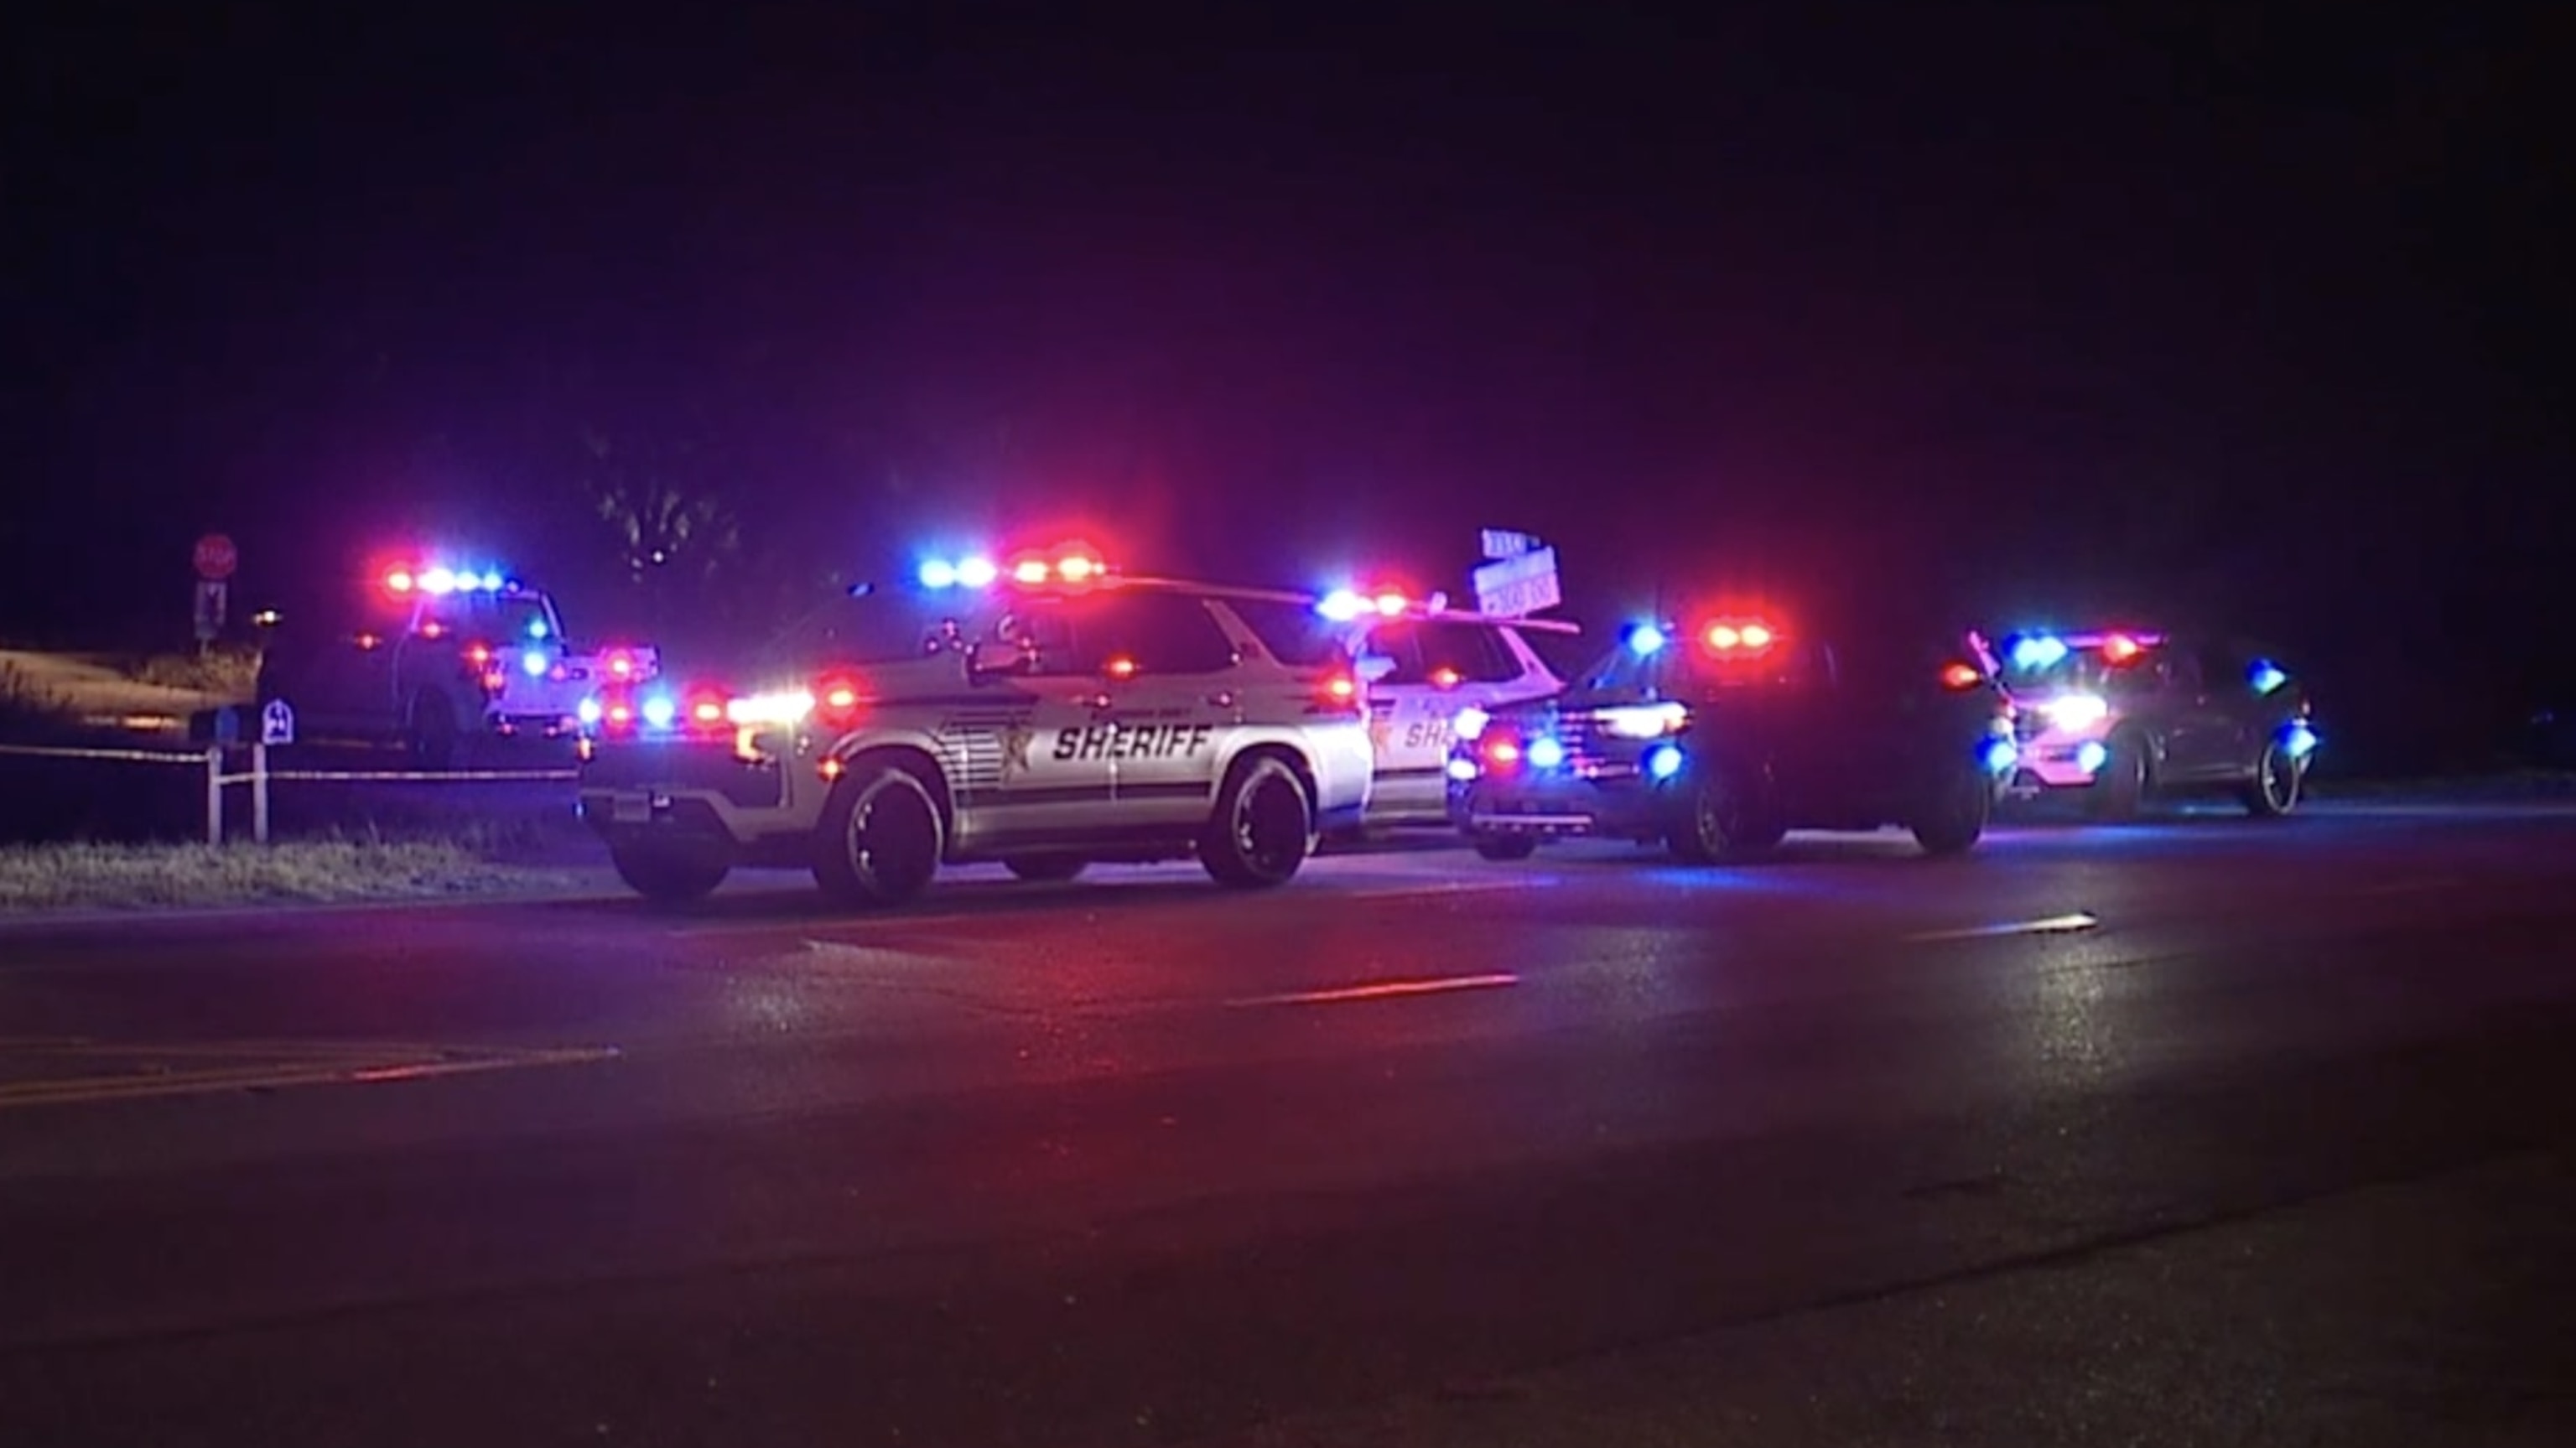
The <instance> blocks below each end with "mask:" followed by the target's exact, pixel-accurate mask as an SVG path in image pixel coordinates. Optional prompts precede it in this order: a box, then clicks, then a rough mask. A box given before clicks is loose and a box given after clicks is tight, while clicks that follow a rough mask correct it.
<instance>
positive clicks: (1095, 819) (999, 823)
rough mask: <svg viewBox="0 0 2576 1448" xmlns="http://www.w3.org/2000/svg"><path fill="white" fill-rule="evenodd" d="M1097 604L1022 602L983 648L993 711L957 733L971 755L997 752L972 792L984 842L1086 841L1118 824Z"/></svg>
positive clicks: (980, 682)
mask: <svg viewBox="0 0 2576 1448" xmlns="http://www.w3.org/2000/svg"><path fill="white" fill-rule="evenodd" d="M1097 602H1099V601H1098V600H1095V599H1071V600H1060V599H1033V600H1029V601H1026V602H1024V603H1022V604H1021V605H1020V606H1018V607H1016V608H1014V609H1013V610H1012V612H1011V613H1009V614H1008V615H1006V616H1004V617H1003V618H1002V619H1001V620H999V621H998V623H997V624H996V627H995V637H994V638H993V639H992V640H990V641H988V642H986V643H984V644H983V645H982V646H980V647H979V648H978V649H977V651H976V658H975V674H976V679H977V687H978V693H979V694H980V693H982V692H984V691H987V690H989V691H990V692H991V696H992V702H991V703H990V704H979V705H978V706H977V707H976V708H974V709H973V710H971V711H968V717H965V718H962V719H960V720H959V721H957V723H956V724H955V726H954V727H956V728H958V729H959V730H960V731H961V732H962V733H964V734H965V735H967V736H968V737H969V738H968V748H969V751H970V753H974V752H980V750H979V749H978V746H981V745H989V746H990V747H991V748H992V749H993V750H994V757H995V761H996V762H995V768H994V769H993V771H992V773H991V775H990V776H989V778H987V779H979V780H978V781H977V782H978V784H979V785H980V786H981V787H979V788H977V789H976V790H975V796H974V806H973V807H974V809H975V813H976V822H975V823H976V829H977V832H978V833H979V834H986V835H991V836H999V837H1011V838H1019V839H1027V840H1043V839H1049V838H1065V837H1074V836H1086V835H1089V834H1093V833H1096V832H1097V831H1098V830H1099V829H1100V828H1102V826H1103V823H1104V821H1107V820H1109V819H1111V818H1113V816H1114V812H1115V802H1114V792H1115V786H1116V779H1117V770H1116V765H1115V764H1114V763H1113V761H1112V760H1111V758H1110V744H1111V742H1112V740H1111V736H1110V732H1109V728H1108V725H1109V722H1110V715H1109V700H1108V698H1107V697H1106V694H1105V691H1104V689H1103V687H1102V674H1101V670H1102V666H1103V663H1104V661H1105V660H1106V659H1107V657H1108V653H1107V649H1108V644H1107V642H1106V640H1105V638H1104V637H1103V631H1102V629H1101V627H1100V621H1099V620H1097V619H1096V618H1094V617H1093V616H1092V614H1093V612H1094V609H1093V605H1095V604H1096V603H1097ZM976 773H977V774H979V775H981V774H982V771H980V770H978V771H976Z"/></svg>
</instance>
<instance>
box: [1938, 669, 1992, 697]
mask: <svg viewBox="0 0 2576 1448" xmlns="http://www.w3.org/2000/svg"><path fill="white" fill-rule="evenodd" d="M1985 681H1986V676H1985V673H1984V671H1982V670H1980V669H1979V668H1978V667H1977V666H1976V665H1974V664H1965V663H1955V662H1954V663H1949V664H1944V665H1942V666H1941V687H1942V688H1944V689H1950V690H1953V691H1956V692H1960V693H1965V692H1966V691H1968V690H1970V689H1973V688H1975V687H1977V686H1978V685H1979V684H1982V683H1984V682H1985Z"/></svg>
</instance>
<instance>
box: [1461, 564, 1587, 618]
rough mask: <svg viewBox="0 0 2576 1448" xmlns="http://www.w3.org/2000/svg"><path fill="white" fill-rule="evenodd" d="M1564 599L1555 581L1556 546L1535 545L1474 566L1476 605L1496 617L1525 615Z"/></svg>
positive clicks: (1554, 604)
mask: <svg viewBox="0 0 2576 1448" xmlns="http://www.w3.org/2000/svg"><path fill="white" fill-rule="evenodd" d="M1564 601H1565V595H1564V594H1563V593H1562V592H1561V591H1560V590H1559V589H1558V587H1557V581H1556V550H1555V549H1553V548H1538V549H1533V550H1531V551H1530V552H1527V553H1522V554H1519V555H1516V556H1514V557H1511V558H1503V559H1497V560H1496V561H1494V562H1492V563H1488V564H1486V565H1484V566H1483V567H1481V568H1479V569H1477V570H1476V607H1477V610H1478V611H1479V612H1482V613H1488V614H1492V615H1494V616H1495V617H1498V618H1526V617H1528V616H1529V615H1531V614H1534V613H1536V612H1538V611H1539V610H1540V609H1543V608H1554V607H1556V606H1557V605H1558V604H1560V603H1563V602H1564Z"/></svg>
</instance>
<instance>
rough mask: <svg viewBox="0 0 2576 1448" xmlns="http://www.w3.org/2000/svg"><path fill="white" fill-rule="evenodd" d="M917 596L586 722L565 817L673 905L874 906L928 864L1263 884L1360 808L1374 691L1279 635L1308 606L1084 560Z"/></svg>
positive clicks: (894, 599) (850, 605)
mask: <svg viewBox="0 0 2576 1448" xmlns="http://www.w3.org/2000/svg"><path fill="white" fill-rule="evenodd" d="M921 581H922V583H923V584H924V585H925V587H924V588H923V589H922V590H881V591H871V592H868V593H866V594H864V595H863V596H859V597H854V598H850V599H845V600H840V601H838V602H837V603H835V604H834V605H832V606H831V607H829V608H827V609H826V610H824V611H823V613H821V614H819V615H817V616H816V617H815V618H813V619H809V620H807V621H806V622H805V623H804V624H803V625H800V626H799V627H798V628H797V629H795V630H793V631H791V636H790V638H789V639H788V640H787V641H786V643H785V645H784V646H783V647H782V648H781V649H780V650H779V651H778V654H777V657H776V658H775V659H774V660H773V665H774V666H773V667H771V668H768V669H766V670H764V671H763V672H762V673H761V674H760V675H759V677H758V679H757V680H756V681H754V682H752V683H751V684H750V686H749V687H747V688H742V689H740V690H737V689H735V688H731V687H725V686H722V685H719V684H715V683H696V684H690V685H688V686H685V687H680V688H671V689H647V690H642V691H631V692H630V691H612V692H611V693H610V694H609V695H608V696H607V697H605V698H604V699H603V700H602V701H600V704H599V707H598V709H597V710H596V711H595V712H596V713H597V715H598V722H597V724H596V725H595V726H593V728H592V730H591V732H590V733H589V735H588V736H587V737H586V738H585V740H584V743H583V753H584V755H585V760H584V764H583V767H582V771H581V783H580V786H579V789H580V800H581V811H582V815H583V817H584V818H585V819H586V820H588V821H589V822H590V824H591V825H592V827H593V828H595V829H596V830H597V831H598V832H599V834H600V835H601V837H602V838H603V839H604V840H605V841H606V842H607V844H608V846H609V850H610V853H611V856H612V858H613V859H614V860H615V862H616V866H617V870H618V873H619V874H620V875H621V876H622V877H623V878H624V879H625V880H626V882H627V884H629V885H630V886H632V887H633V888H634V889H635V890H637V891H638V892H639V893H641V894H643V895H645V896H648V897H650V898H653V899H656V900H680V899H687V898H691V897H695V896H700V895H704V894H705V893H706V892H708V891H710V890H712V889H714V888H715V887H716V885H717V884H718V883H719V882H720V881H722V880H723V878H724V877H725V875H726V873H727V872H728V871H730V870H731V869H733V868H734V867H735V866H737V865H749V866H786V867H796V868H805V869H810V870H811V871H812V872H813V875H814V878H815V880H816V881H817V882H818V883H819V884H820V885H821V886H822V888H823V890H824V891H825V892H826V893H827V894H828V895H830V896H831V897H832V898H834V899H836V900H839V901H843V902H846V903H849V904H854V905H884V904H892V903H895V902H899V901H902V900H906V899H909V898H911V897H912V896H915V895H917V894H919V893H920V892H921V891H922V890H923V889H924V888H925V887H926V886H928V885H929V884H930V882H931V879H932V877H933V876H934V875H935V874H936V873H937V872H938V869H939V867H940V866H942V865H944V864H958V863H963V862H968V861H987V860H991V861H999V862H1001V863H1002V864H1004V865H1006V866H1008V867H1009V868H1010V870H1011V871H1012V872H1013V873H1014V874H1016V875H1019V876H1020V877H1021V878H1023V879H1032V880H1062V879H1070V878H1072V877H1073V876H1074V875H1076V874H1078V873H1080V872H1081V870H1082V869H1083V867H1084V866H1085V865H1086V864H1088V863H1089V862H1092V861H1095V860H1114V861H1151V860H1163V859H1176V858H1188V857H1193V856H1194V857H1195V858H1197V859H1198V861H1199V862H1200V864H1201V865H1202V866H1204V867H1205V868H1206V870H1207V872H1208V873H1209V874H1210V875H1211V876H1213V877H1215V879H1216V880H1217V881H1218V882H1219V883H1221V884H1225V885H1229V886H1236V887H1245V888H1257V887H1263V886H1273V885H1278V884H1281V883H1284V882H1285V881H1287V880H1288V879H1289V878H1291V877H1292V876H1294V875H1295V874H1296V873H1297V871H1298V868H1299V867H1300V866H1301V865H1302V864H1303V863H1304V862H1305V860H1306V857H1307V856H1308V854H1309V853H1310V852H1311V851H1312V850H1313V848H1314V845H1315V842H1316V839H1317V837H1318V835H1319V834H1320V832H1321V831H1322V830H1324V829H1325V828H1328V827H1330V826H1333V825H1336V824H1339V823H1342V822H1346V821H1352V820H1356V819H1358V818H1359V817H1360V816H1361V814H1362V812H1363V810H1364V809H1365V807H1366V805H1367V803H1368V791H1369V778H1370V766H1371V759H1370V754H1369V738H1368V726H1367V722H1366V717H1365V714H1364V711H1363V707H1362V699H1363V689H1362V686H1361V685H1360V683H1359V681H1358V679H1357V677H1356V676H1355V675H1354V674H1353V673H1352V671H1351V669H1350V667H1349V660H1348V659H1347V657H1346V656H1344V655H1342V654H1341V653H1340V652H1339V651H1338V650H1336V649H1333V648H1331V647H1330V646H1329V643H1328V642H1327V643H1326V644H1324V645H1317V644H1315V643H1314V642H1313V641H1312V640H1304V639H1301V638H1300V636H1299V635H1298V634H1297V632H1296V630H1295V629H1294V628H1293V627H1287V626H1284V625H1286V624H1287V623H1288V622H1290V621H1294V620H1302V619H1305V618H1307V617H1308V616H1309V610H1310V608H1311V597H1310V596H1309V595H1305V594H1300V593H1289V592H1271V591H1266V590H1259V589H1244V588H1230V587H1222V586H1216V585H1210V584H1203V583H1192V582H1186V581H1181V580H1174V579H1161V578H1147V577H1131V576H1128V575H1125V574H1123V573H1121V572H1117V571H1114V570H1112V569H1110V568H1108V567H1106V566H1104V564H1103V563H1102V562H1101V560H1100V559H1099V558H1098V557H1097V556H1096V555H1095V554H1093V553H1091V552H1089V551H1087V550H1060V551H1054V552H1050V553H1047V554H1043V555H1036V554H1032V555H1028V556H1024V557H1020V558H1017V559H1015V560H1012V561H1011V562H1009V563H1008V564H1005V565H996V564H995V563H994V562H993V561H991V560H990V559H988V558H982V557H977V558H968V559H964V560H960V561H955V562H949V561H939V562H934V563H931V564H926V565H924V567H923V569H922V578H921Z"/></svg>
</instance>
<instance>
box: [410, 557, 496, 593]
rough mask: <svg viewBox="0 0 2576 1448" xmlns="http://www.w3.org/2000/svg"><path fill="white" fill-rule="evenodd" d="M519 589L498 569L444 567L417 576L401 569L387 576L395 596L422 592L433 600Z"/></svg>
mask: <svg viewBox="0 0 2576 1448" xmlns="http://www.w3.org/2000/svg"><path fill="white" fill-rule="evenodd" d="M515 587H517V585H516V584H515V583H513V582H512V581H511V579H510V578H509V576H508V575H506V574H504V573H502V572H501V571H500V570H499V569H497V568H483V569H474V568H450V567H448V566H446V565H445V564H441V565H439V566H437V567H434V568H424V569H420V570H419V571H417V572H415V571H413V570H412V569H409V568H397V569H394V570H393V571H392V572H390V573H387V574H386V575H385V588H386V590H387V591H389V592H393V593H412V592H420V593H426V594H429V595H430V596H432V597H444V596H445V595H447V594H451V593H500V592H503V591H505V590H507V589H511V588H515Z"/></svg>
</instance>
